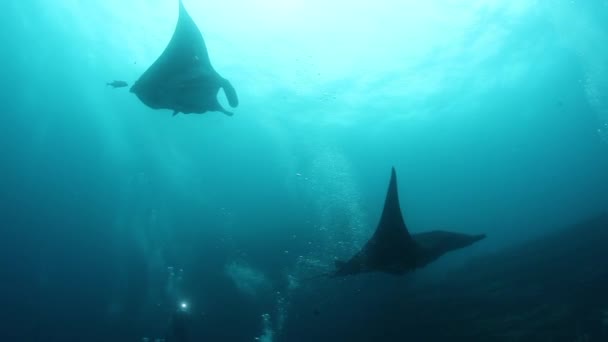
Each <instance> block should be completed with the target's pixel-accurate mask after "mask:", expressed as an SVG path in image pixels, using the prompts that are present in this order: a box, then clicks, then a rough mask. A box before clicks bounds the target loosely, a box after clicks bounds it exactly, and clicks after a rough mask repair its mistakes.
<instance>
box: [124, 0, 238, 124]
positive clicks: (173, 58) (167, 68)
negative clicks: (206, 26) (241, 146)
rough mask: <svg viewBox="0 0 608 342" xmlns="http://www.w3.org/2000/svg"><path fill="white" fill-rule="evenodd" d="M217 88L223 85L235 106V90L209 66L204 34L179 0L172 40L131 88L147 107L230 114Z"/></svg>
mask: <svg viewBox="0 0 608 342" xmlns="http://www.w3.org/2000/svg"><path fill="white" fill-rule="evenodd" d="M220 88H223V89H224V92H225V94H226V98H227V99H228V103H229V104H230V106H231V107H236V106H238V103H239V101H238V98H237V95H236V91H235V90H234V88H233V87H232V85H231V84H230V82H229V81H228V80H227V79H225V78H223V77H222V76H220V74H218V73H217V72H216V71H215V69H213V66H211V61H210V60H209V55H208V53H207V47H206V46H205V41H204V40H203V36H202V34H201V32H200V31H199V29H198V27H197V26H196V23H195V22H194V21H193V20H192V18H191V17H190V15H189V14H188V12H187V11H186V8H185V7H184V5H183V3H182V1H181V0H180V1H179V18H178V21H177V26H176V27H175V32H174V33H173V37H172V38H171V41H170V42H169V44H168V45H167V47H166V48H165V50H164V51H163V53H162V54H161V55H160V57H158V59H157V60H156V61H155V62H154V63H153V64H152V65H151V66H150V67H149V68H148V70H146V71H145V72H144V73H143V75H141V77H140V78H139V79H138V80H137V81H136V82H135V84H134V85H133V87H131V92H132V93H135V95H137V97H138V98H139V99H140V100H141V101H142V102H143V103H144V104H146V105H147V106H149V107H150V108H154V109H170V110H173V115H176V114H178V113H184V114H190V113H197V114H202V113H205V112H208V111H218V112H222V113H224V114H227V115H232V113H231V112H229V111H227V110H226V109H224V108H223V107H222V106H221V105H220V103H219V102H218V100H217V93H218V91H219V89H220Z"/></svg>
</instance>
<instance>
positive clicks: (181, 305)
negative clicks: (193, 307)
mask: <svg viewBox="0 0 608 342" xmlns="http://www.w3.org/2000/svg"><path fill="white" fill-rule="evenodd" d="M179 306H180V307H181V308H182V309H184V310H186V309H187V308H188V303H186V302H182V303H181V304H180V305H179Z"/></svg>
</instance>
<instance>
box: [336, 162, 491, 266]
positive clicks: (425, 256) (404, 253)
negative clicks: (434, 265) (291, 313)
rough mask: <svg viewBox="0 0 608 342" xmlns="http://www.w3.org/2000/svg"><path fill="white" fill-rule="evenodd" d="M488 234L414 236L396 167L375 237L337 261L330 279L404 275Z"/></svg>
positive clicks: (393, 169) (421, 234)
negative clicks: (401, 201)
mask: <svg viewBox="0 0 608 342" xmlns="http://www.w3.org/2000/svg"><path fill="white" fill-rule="evenodd" d="M483 238H485V234H479V235H468V234H461V233H454V232H447V231H441V230H436V231H430V232H426V233H419V234H410V233H409V231H408V230H407V227H406V225H405V221H404V220H403V215H402V214H401V208H400V206H399V194H398V192H397V174H396V172H395V168H394V167H393V168H392V172H391V180H390V182H389V185H388V192H387V194H386V200H385V202H384V209H383V210H382V216H381V217H380V222H379V223H378V226H377V228H376V231H375V233H374V235H373V236H372V237H371V238H370V239H369V241H367V243H366V244H365V245H364V246H363V248H361V250H360V251H359V252H358V253H356V254H355V255H354V256H353V257H352V258H350V260H348V261H336V262H335V263H336V269H335V271H333V272H332V273H330V274H329V276H330V277H338V276H347V275H354V274H358V273H364V272H384V273H390V274H395V275H401V274H404V273H407V272H410V271H413V270H415V269H417V268H420V267H424V266H426V265H428V264H429V263H431V262H433V261H435V260H437V259H438V258H439V257H440V256H442V255H443V254H445V253H447V252H449V251H453V250H455V249H459V248H463V247H466V246H469V245H471V244H473V243H475V242H477V241H479V240H481V239H483Z"/></svg>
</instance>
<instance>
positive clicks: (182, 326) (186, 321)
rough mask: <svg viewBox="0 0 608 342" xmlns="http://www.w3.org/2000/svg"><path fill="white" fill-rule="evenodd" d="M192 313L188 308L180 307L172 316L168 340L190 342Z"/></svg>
mask: <svg viewBox="0 0 608 342" xmlns="http://www.w3.org/2000/svg"><path fill="white" fill-rule="evenodd" d="M190 320H191V318H190V313H189V312H188V310H186V309H181V308H180V309H178V310H176V311H175V312H174V313H173V315H172V316H171V321H170V322H169V332H168V335H167V338H166V341H167V342H189V341H191V339H190V329H189V325H190V324H191V323H190Z"/></svg>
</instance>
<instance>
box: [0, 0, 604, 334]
mask: <svg viewBox="0 0 608 342" xmlns="http://www.w3.org/2000/svg"><path fill="white" fill-rule="evenodd" d="M184 4H185V6H186V7H187V8H188V11H189V12H190V14H191V16H192V17H193V19H194V20H195V22H196V23H197V25H198V26H199V28H200V29H201V31H202V33H203V35H204V37H205V40H206V43H207V47H208V50H209V54H210V57H211V60H212V62H213V64H214V66H215V68H216V69H217V70H218V71H219V72H220V73H221V74H222V75H223V76H225V77H226V78H228V79H230V81H231V82H232V84H233V85H234V86H235V88H236V90H237V92H238V94H239V98H240V102H241V104H240V106H239V107H238V109H237V110H236V111H235V115H234V116H233V117H227V116H225V115H223V114H221V113H208V114H204V115H178V116H175V117H172V115H171V112H170V111H168V110H167V111H163V110H157V111H155V110H152V109H149V108H148V107H146V106H144V105H143V104H142V103H140V102H139V100H138V99H137V98H136V97H135V96H134V95H133V94H131V93H129V92H128V90H126V89H112V88H110V87H107V86H106V82H110V81H112V80H114V79H121V80H126V81H127V82H129V83H130V84H131V83H132V82H133V81H135V80H136V79H137V78H138V77H139V75H141V73H143V72H144V71H145V70H146V68H147V67H148V66H149V65H150V64H151V63H152V62H153V61H154V60H155V59H156V57H157V56H158V55H159V54H160V53H161V52H162V50H163V49H164V47H165V46H166V44H167V42H168V40H169V39H170V37H171V35H172V33H173V28H174V26H175V22H176V20H177V4H176V1H173V0H146V1H144V0H131V1H128V2H127V1H120V0H104V1H96V0H91V1H74V0H71V1H69V0H62V1H50V0H29V1H17V0H9V1H6V2H5V3H4V4H3V5H2V7H3V9H4V10H3V13H4V14H3V20H2V22H1V24H0V25H1V26H0V28H1V29H2V32H3V36H2V45H3V49H2V51H3V53H2V55H1V57H0V61H1V63H2V67H3V73H2V77H0V89H2V90H3V91H2V92H0V100H1V101H2V103H3V115H0V127H2V134H0V146H2V153H1V154H0V167H1V171H0V175H1V177H0V189H1V190H0V204H1V205H2V208H3V209H2V227H3V228H2V232H1V233H0V237H1V238H2V241H3V244H4V245H5V246H4V247H2V248H1V250H2V252H1V254H0V256H2V258H1V259H0V260H1V262H2V264H3V265H2V266H3V268H4V269H5V270H6V271H7V275H6V276H5V277H3V278H4V279H5V281H4V283H3V284H2V285H1V286H0V289H2V287H4V289H2V292H3V293H4V294H6V296H5V297H6V298H5V299H6V300H7V303H8V305H9V306H8V307H11V308H14V309H11V310H5V311H6V312H3V313H2V315H1V316H0V318H2V320H3V322H5V323H6V324H7V329H3V330H4V331H3V332H2V334H6V338H3V339H7V340H11V339H12V340H23V341H30V340H31V341H84V340H87V341H88V340H91V341H97V340H99V341H101V340H104V341H105V340H108V339H112V340H117V341H118V340H120V341H122V340H124V341H136V340H137V341H139V340H141V338H142V337H150V338H153V337H155V336H161V335H162V334H163V331H164V330H166V321H167V318H168V317H169V312H170V311H171V310H172V308H173V306H174V305H175V303H180V304H181V303H182V302H187V303H188V306H189V308H191V310H193V311H195V312H196V318H195V321H196V322H197V323H196V324H194V325H195V326H196V328H195V331H196V334H199V335H198V336H205V338H207V339H208V340H226V341H228V340H235V341H241V340H252V339H253V338H254V337H258V338H259V337H261V336H266V337H262V338H267V339H273V338H274V339H275V340H281V330H282V327H283V326H284V322H288V321H289V319H290V317H294V315H295V316H297V315H298V314H299V312H298V309H297V308H295V307H294V306H290V300H289V299H290V297H291V296H292V295H296V294H297V292H298V291H299V290H300V289H301V288H302V287H306V288H307V289H308V290H310V286H314V284H313V285H309V284H302V282H301V281H300V280H301V278H302V277H305V276H309V275H311V274H317V273H320V272H324V271H327V270H328V269H330V268H331V267H332V266H333V261H332V260H333V259H334V258H347V257H348V256H350V255H352V253H354V252H355V251H356V249H357V248H358V247H360V246H361V245H362V244H363V243H364V242H365V240H366V239H367V237H368V236H369V235H370V234H371V233H372V232H373V229H374V227H375V224H376V220H377V218H378V216H379V214H380V211H381V209H382V207H381V206H382V201H383V197H384V195H385V187H386V183H387V182H388V177H389V170H390V167H391V166H395V167H396V169H397V172H398V174H399V183H400V196H401V205H402V208H403V210H404V215H405V217H406V221H407V224H408V227H409V229H410V230H411V231H412V232H421V231H427V230H432V229H436V228H444V229H450V230H454V231H458V232H463V233H478V232H484V233H486V234H487V235H488V238H487V239H486V240H485V241H483V242H482V243H480V244H479V245H477V246H474V247H471V248H470V249H466V250H463V251H459V252H456V253H454V254H453V255H450V256H449V257H445V260H441V261H440V262H438V263H437V265H435V266H433V267H431V269H430V270H429V271H428V272H427V273H424V274H423V276H426V277H430V279H436V278H433V277H440V275H441V274H443V272H447V271H449V270H450V269H453V268H455V267H462V265H464V264H465V263H466V262H468V261H469V260H472V259H474V258H476V257H483V255H485V254H487V253H491V252H495V251H498V250H501V249H503V248H506V247H509V246H512V245H515V244H517V243H521V242H523V241H527V240H530V239H533V238H537V237H542V236H543V235H545V234H548V233H550V232H552V231H554V230H555V229H557V228H559V227H561V226H563V225H566V224H570V223H573V222H576V221H578V220H581V219H583V218H585V217H587V216H590V215H593V214H596V213H598V212H601V211H603V210H606V209H608V208H606V203H608V173H607V172H606V170H607V168H608V48H607V47H606V46H608V45H607V44H605V42H606V41H607V38H608V24H606V23H608V2H607V1H600V0H598V1H551V2H547V1H545V2H541V1H529V0H528V1H523V0H522V1H513V0H511V1H506V0H505V1H503V0H497V1H493V2H491V3H488V2H487V1H464V2H463V1H453V0H435V1H427V2H425V3H424V4H421V3H420V2H419V1H392V0H378V1H367V0H363V1H358V2H353V1H342V0H337V1H332V2H328V1H317V0H314V1H312V0H311V1H300V0H290V1H284V2H281V3H277V2H276V1H269V0H259V1H249V0H239V1H237V0H225V1H221V2H219V1H218V2H212V1H194V0H184ZM220 100H221V102H222V103H224V104H225V103H226V101H225V98H224V97H223V95H220ZM170 268H171V269H170ZM180 270H182V271H180ZM364 277H372V278H371V279H372V280H370V281H374V280H373V279H374V278H373V275H370V276H367V275H366V276H364ZM376 281H377V282H383V281H387V280H386V278H383V277H380V278H376ZM339 284H342V285H339ZM336 286H349V285H348V284H347V285H344V283H343V282H342V283H337V285H336ZM263 315H265V316H263ZM264 331H266V333H264Z"/></svg>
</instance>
